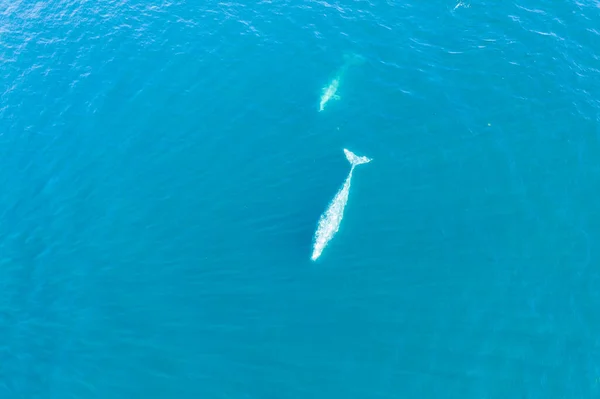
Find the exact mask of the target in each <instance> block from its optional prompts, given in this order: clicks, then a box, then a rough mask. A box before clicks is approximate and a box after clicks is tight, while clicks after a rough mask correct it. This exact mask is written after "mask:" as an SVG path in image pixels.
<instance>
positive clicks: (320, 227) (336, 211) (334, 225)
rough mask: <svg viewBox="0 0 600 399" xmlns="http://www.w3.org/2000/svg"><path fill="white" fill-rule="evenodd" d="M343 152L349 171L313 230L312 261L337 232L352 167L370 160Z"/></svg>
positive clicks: (348, 187) (342, 215)
mask: <svg viewBox="0 0 600 399" xmlns="http://www.w3.org/2000/svg"><path fill="white" fill-rule="evenodd" d="M344 154H345V155H346V159H347V160H348V162H350V165H352V166H351V167H350V173H348V176H347V177H346V180H345V181H344V184H343V185H342V187H341V188H340V189H339V191H338V192H337V193H336V194H335V197H333V199H332V200H331V202H330V203H329V206H328V207H327V209H326V210H325V212H324V213H323V214H322V215H321V217H320V218H319V222H318V224H317V230H316V231H315V236H314V242H313V250H312V255H311V257H310V259H311V260H313V261H315V260H317V259H318V258H319V257H320V256H321V254H322V253H323V250H324V249H325V247H326V246H327V244H329V241H331V239H332V238H333V236H335V233H337V231H338V229H339V228H340V224H341V223H342V218H343V217H344V208H345V207H346V203H347V202H348V194H349V193H350V184H351V182H352V173H353V172H354V168H355V167H356V166H357V165H361V164H363V163H369V162H371V161H372V159H370V158H367V157H365V156H358V155H356V154H354V153H353V152H352V151H350V150H348V149H346V148H344Z"/></svg>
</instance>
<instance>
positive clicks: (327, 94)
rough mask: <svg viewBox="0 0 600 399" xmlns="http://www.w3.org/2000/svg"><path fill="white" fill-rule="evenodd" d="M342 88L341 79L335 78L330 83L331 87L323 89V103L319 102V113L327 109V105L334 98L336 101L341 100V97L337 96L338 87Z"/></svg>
mask: <svg viewBox="0 0 600 399" xmlns="http://www.w3.org/2000/svg"><path fill="white" fill-rule="evenodd" d="M339 86H340V79H339V78H335V79H333V80H332V81H331V83H329V86H327V87H325V88H324V89H323V95H322V96H321V101H320V102H319V112H321V111H323V110H324V109H325V104H327V103H328V102H329V100H331V99H332V98H333V99H334V100H339V99H340V96H338V95H337V94H335V93H336V92H337V89H338V87H339Z"/></svg>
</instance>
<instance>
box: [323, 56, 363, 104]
mask: <svg viewBox="0 0 600 399" xmlns="http://www.w3.org/2000/svg"><path fill="white" fill-rule="evenodd" d="M344 60H345V61H344V64H343V65H342V66H341V67H340V68H339V69H338V70H337V72H336V74H335V78H333V79H332V80H331V82H329V85H327V86H325V87H324V88H323V89H322V92H321V100H320V101H319V112H321V111H323V110H324V109H325V105H326V104H327V103H328V102H329V101H330V100H339V99H340V96H339V95H338V94H337V91H338V88H339V87H340V82H341V81H342V78H343V77H344V75H345V74H346V71H348V69H349V68H350V67H351V66H353V65H360V64H362V63H364V62H365V59H364V57H363V56H361V55H359V54H345V55H344Z"/></svg>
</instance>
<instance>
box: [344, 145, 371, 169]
mask: <svg viewBox="0 0 600 399" xmlns="http://www.w3.org/2000/svg"><path fill="white" fill-rule="evenodd" d="M344 154H346V159H347V160H348V162H350V163H351V164H352V166H356V165H360V164H363V163H369V162H371V161H372V159H371V158H367V157H359V156H358V155H356V154H355V153H353V152H352V151H350V150H347V149H345V148H344Z"/></svg>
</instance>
